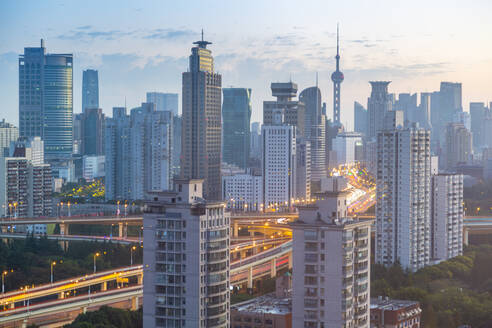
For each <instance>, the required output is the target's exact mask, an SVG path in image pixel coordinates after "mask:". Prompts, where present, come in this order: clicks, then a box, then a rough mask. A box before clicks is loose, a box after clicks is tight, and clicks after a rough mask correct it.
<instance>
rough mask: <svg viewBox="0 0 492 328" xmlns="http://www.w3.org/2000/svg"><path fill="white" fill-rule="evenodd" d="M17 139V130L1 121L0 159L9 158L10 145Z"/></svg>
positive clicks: (3, 120)
mask: <svg viewBox="0 0 492 328" xmlns="http://www.w3.org/2000/svg"><path fill="white" fill-rule="evenodd" d="M18 138H19V129H18V128H17V127H16V126H15V125H13V124H11V123H8V122H5V119H2V121H1V122H0V157H4V156H9V154H8V153H9V147H10V143H11V142H12V141H16V140H17V139H18Z"/></svg>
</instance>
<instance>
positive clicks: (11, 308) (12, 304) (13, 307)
mask: <svg viewBox="0 0 492 328" xmlns="http://www.w3.org/2000/svg"><path fill="white" fill-rule="evenodd" d="M9 309H10V310H13V309H15V302H12V303H10V304H9Z"/></svg>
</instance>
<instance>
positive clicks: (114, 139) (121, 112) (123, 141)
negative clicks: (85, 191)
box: [104, 107, 132, 200]
mask: <svg viewBox="0 0 492 328" xmlns="http://www.w3.org/2000/svg"><path fill="white" fill-rule="evenodd" d="M130 137H131V136H130V117H129V116H128V115H127V114H126V108H125V107H113V117H112V118H107V119H106V121H105V133H104V141H105V142H104V146H105V154H106V158H105V198H106V200H125V199H131V191H132V188H131V169H130V168H131V165H130V159H131V152H130Z"/></svg>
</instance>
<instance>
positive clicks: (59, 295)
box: [58, 292, 65, 300]
mask: <svg viewBox="0 0 492 328" xmlns="http://www.w3.org/2000/svg"><path fill="white" fill-rule="evenodd" d="M64 298H65V292H60V293H59V294H58V299H59V300H62V299H64Z"/></svg>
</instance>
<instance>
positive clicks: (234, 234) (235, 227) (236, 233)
mask: <svg viewBox="0 0 492 328" xmlns="http://www.w3.org/2000/svg"><path fill="white" fill-rule="evenodd" d="M238 236H239V224H238V223H237V222H234V224H233V231H232V237H233V238H237V237H238Z"/></svg>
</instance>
